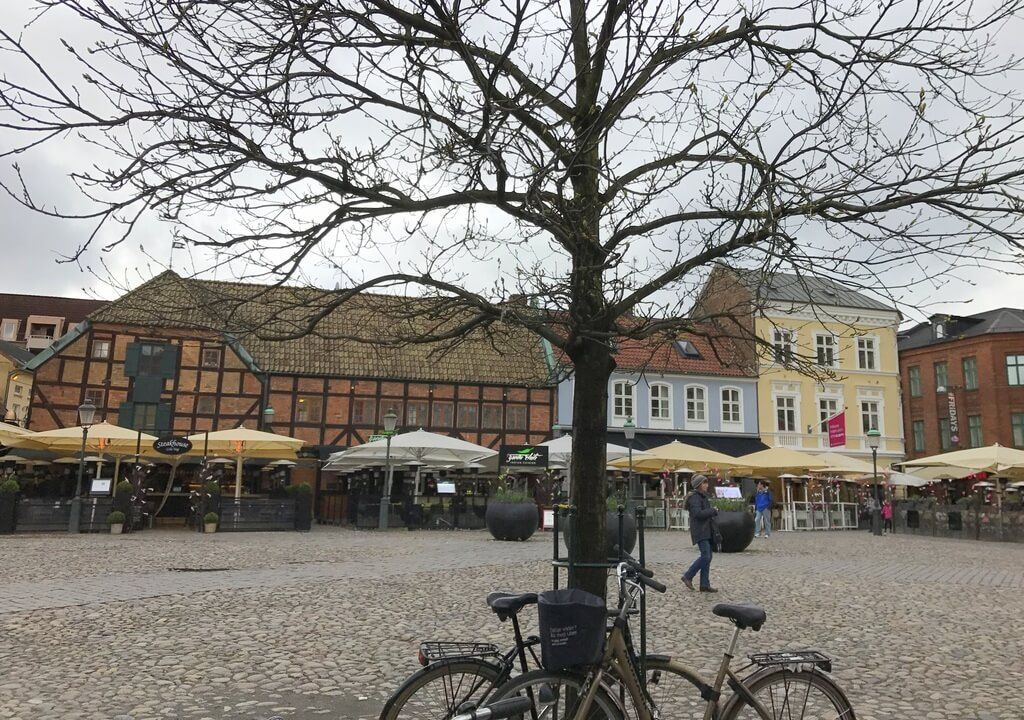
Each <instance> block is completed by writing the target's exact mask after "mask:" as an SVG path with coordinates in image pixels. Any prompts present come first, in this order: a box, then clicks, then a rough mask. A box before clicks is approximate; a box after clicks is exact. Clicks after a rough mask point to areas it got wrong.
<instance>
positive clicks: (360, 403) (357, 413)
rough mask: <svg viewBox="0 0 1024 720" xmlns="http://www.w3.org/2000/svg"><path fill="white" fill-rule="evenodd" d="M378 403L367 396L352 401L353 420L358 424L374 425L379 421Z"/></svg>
mask: <svg viewBox="0 0 1024 720" xmlns="http://www.w3.org/2000/svg"><path fill="white" fill-rule="evenodd" d="M376 415H377V403H376V402H374V401H373V400H367V399H366V398H356V399H355V400H353V401H352V422H353V423H355V424H357V425H373V424H374V423H376V422H377V417H376Z"/></svg>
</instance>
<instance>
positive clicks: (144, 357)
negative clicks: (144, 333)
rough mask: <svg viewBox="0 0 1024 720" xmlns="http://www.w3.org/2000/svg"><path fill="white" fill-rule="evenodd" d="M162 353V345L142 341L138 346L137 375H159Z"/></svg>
mask: <svg viewBox="0 0 1024 720" xmlns="http://www.w3.org/2000/svg"><path fill="white" fill-rule="evenodd" d="M163 355H164V346H163V345H151V344H149V343H143V345H142V347H141V348H139V375H160V358H162V357H163Z"/></svg>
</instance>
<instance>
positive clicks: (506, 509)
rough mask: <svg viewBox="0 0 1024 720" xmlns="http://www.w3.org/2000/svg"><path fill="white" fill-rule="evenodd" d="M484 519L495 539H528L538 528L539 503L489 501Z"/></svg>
mask: <svg viewBox="0 0 1024 720" xmlns="http://www.w3.org/2000/svg"><path fill="white" fill-rule="evenodd" d="M484 521H485V522H486V523H487V529H488V530H489V531H490V533H491V535H492V536H493V537H494V539H495V540H526V539H527V538H529V537H530V536H531V535H533V533H534V532H536V530H537V505H536V503H532V502H524V503H501V502H499V503H495V502H492V503H488V504H487V513H486V515H485V516H484Z"/></svg>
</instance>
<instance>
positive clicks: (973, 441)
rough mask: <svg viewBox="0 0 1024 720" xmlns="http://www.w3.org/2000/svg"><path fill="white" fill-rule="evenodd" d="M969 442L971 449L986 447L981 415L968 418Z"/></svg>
mask: <svg viewBox="0 0 1024 720" xmlns="http://www.w3.org/2000/svg"><path fill="white" fill-rule="evenodd" d="M967 442H969V443H970V446H971V447H984V445H985V442H984V440H983V439H982V436H981V415H968V416H967Z"/></svg>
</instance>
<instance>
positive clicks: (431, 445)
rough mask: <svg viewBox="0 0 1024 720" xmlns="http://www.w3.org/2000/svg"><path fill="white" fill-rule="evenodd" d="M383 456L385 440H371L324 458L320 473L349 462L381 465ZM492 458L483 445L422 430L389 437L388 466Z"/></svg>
mask: <svg viewBox="0 0 1024 720" xmlns="http://www.w3.org/2000/svg"><path fill="white" fill-rule="evenodd" d="M387 452H388V442H387V440H374V441H373V442H368V443H365V444H363V445H356V446H355V447H351V448H349V449H348V450H342V451H341V452H337V453H334V454H333V455H331V456H330V457H329V458H328V462H327V465H325V466H324V469H325V470H329V469H333V468H336V467H345V466H350V465H351V464H352V462H351V461H359V462H360V463H361V464H364V465H365V464H371V462H370V461H374V460H379V461H383V460H384V459H385V458H386V456H387ZM493 455H497V452H496V451H494V450H492V449H491V448H487V447H484V446H483V445H475V444H474V443H471V442H467V441H465V440H460V439H459V438H455V437H451V436H450V435H439V434H437V433H431V432H426V431H425V430H414V431H412V432H407V433H401V434H399V435H393V436H392V437H391V462H392V463H397V464H402V463H405V462H408V461H410V460H416V461H418V462H422V463H426V464H428V465H457V464H461V463H466V462H472V461H474V460H479V459H480V458H483V457H491V456H493ZM377 464H380V463H377Z"/></svg>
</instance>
